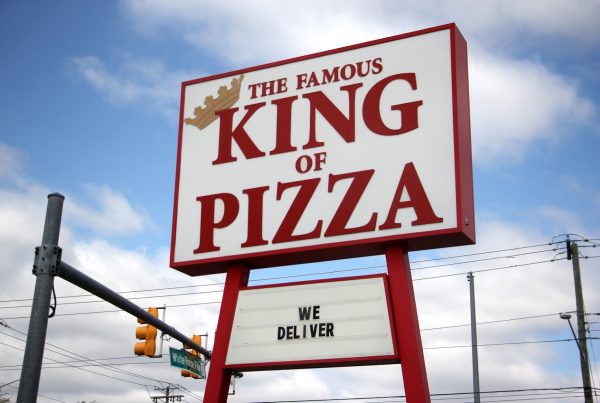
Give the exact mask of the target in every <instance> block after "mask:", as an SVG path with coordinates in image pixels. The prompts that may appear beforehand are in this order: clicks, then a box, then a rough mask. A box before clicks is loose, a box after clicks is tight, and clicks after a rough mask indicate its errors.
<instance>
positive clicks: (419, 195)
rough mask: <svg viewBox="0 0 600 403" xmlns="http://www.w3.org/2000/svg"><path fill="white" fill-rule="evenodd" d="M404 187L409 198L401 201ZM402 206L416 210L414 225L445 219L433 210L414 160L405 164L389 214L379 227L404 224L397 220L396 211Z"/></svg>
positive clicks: (393, 226)
mask: <svg viewBox="0 0 600 403" xmlns="http://www.w3.org/2000/svg"><path fill="white" fill-rule="evenodd" d="M404 189H406V192H407V193H408V197H409V200H407V201H401V199H402V193H403V192H404ZM402 208H412V209H413V210H414V211H415V214H416V215H417V219H416V220H414V221H413V222H411V224H412V225H425V224H434V223H440V222H443V221H444V220H443V219H442V218H440V217H438V216H436V215H435V213H434V212H433V209H432V208H431V204H430V203H429V199H428V198H427V195H426V194H425V189H423V185H422V184H421V180H420V179H419V175H418V174H417V170H416V169H415V165H414V164H413V163H412V162H409V163H408V164H406V165H405V166H404V170H403V171H402V176H401V177H400V181H399V182H398V187H397V188H396V193H395V194H394V197H393V199H392V203H391V204H390V208H389V211H388V216H387V218H386V220H385V222H384V223H383V224H381V225H380V226H379V229H382V230H385V229H393V228H400V227H401V226H402V224H401V223H399V222H396V213H397V212H398V210H400V209H402Z"/></svg>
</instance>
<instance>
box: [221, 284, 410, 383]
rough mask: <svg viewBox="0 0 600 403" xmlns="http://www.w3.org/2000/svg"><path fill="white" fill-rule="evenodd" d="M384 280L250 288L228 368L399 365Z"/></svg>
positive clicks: (242, 298) (242, 300) (242, 299)
mask: <svg viewBox="0 0 600 403" xmlns="http://www.w3.org/2000/svg"><path fill="white" fill-rule="evenodd" d="M387 289H388V288H387V277H386V276H384V275H377V276H369V277H359V278H352V279H344V280H321V281H316V282H305V283H295V284H291V285H274V286H263V287H260V286H259V287H247V288H246V289H242V290H240V292H239V295H238V300H237V306H236V310H235V317H234V320H233V327H232V331H231V338H230V341H229V349H228V353H227V360H226V362H225V364H226V366H227V367H229V368H240V369H243V370H244V371H248V370H252V369H281V368H305V367H312V366H319V367H323V366H341V365H357V364H365V363H368V364H375V363H384V364H390V363H395V362H396V363H397V362H400V360H399V358H398V354H397V352H396V348H395V343H394V337H393V332H392V329H393V327H392V325H391V320H392V318H391V314H390V304H389V301H388V297H387V294H388V293H387Z"/></svg>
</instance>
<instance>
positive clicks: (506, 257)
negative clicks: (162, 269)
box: [0, 243, 560, 309]
mask: <svg viewBox="0 0 600 403" xmlns="http://www.w3.org/2000/svg"><path fill="white" fill-rule="evenodd" d="M552 244H553V243H546V244H536V245H529V246H520V247H514V248H507V249H497V250H492V251H484V252H477V253H470V254H461V255H454V256H447V257H440V258H432V259H423V260H415V261H411V264H418V263H424V262H432V261H443V260H452V259H457V258H463V257H473V256H481V255H488V254H495V253H503V252H511V251H518V250H523V249H531V248H537V247H542V246H549V245H552ZM557 244H560V243H557ZM556 250H557V248H552V249H545V250H542V251H533V252H523V253H519V254H511V255H506V256H496V257H492V258H486V259H475V260H470V261H462V262H454V263H448V264H443V265H433V266H427V267H417V268H411V270H415V271H416V270H424V269H430V268H437V267H445V266H452V265H459V264H469V263H477V262H481V261H488V260H497V259H508V258H515V257H518V256H525V255H531V254H537V253H545V252H554V251H556ZM383 267H386V266H385V265H373V266H366V267H357V268H350V269H340V270H335V271H329V272H317V273H312V274H306V275H292V276H284V277H270V278H258V279H252V280H250V282H260V281H268V280H279V279H285V278H293V277H305V276H318V275H322V274H334V273H339V272H349V271H356V270H368V269H375V268H383ZM224 284H225V283H224V282H218V283H212V284H197V285H189V286H177V287H161V288H151V289H142V290H128V291H119V293H120V294H128V293H139V292H152V291H165V290H175V289H184V288H195V287H211V286H222V285H224ZM221 291H222V290H221ZM210 292H219V291H208V292H206V293H210ZM201 293H204V292H198V293H182V294H174V295H173V296H180V295H181V296H185V295H191V294H201ZM89 296H91V295H90V294H77V295H67V296H62V297H58V299H59V300H60V299H66V298H81V297H89ZM161 296H169V295H157V296H153V297H161ZM153 297H132V298H130V299H141V298H153ZM31 300H32V299H31V298H22V299H11V300H0V303H12V302H23V301H31ZM91 302H102V300H98V301H96V300H94V301H82V302H81V303H91ZM63 304H67V303H66V302H63ZM69 304H72V303H69ZM23 307H30V305H28V306H23ZM1 308H2V307H0V309H1ZM9 308H10V307H9Z"/></svg>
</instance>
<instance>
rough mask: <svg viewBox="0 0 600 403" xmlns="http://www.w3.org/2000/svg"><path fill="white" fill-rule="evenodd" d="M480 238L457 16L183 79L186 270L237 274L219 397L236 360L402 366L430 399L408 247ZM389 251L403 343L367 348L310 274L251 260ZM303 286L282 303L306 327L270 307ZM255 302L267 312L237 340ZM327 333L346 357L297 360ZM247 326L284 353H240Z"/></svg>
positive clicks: (181, 264) (421, 397)
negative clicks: (287, 282) (273, 277)
mask: <svg viewBox="0 0 600 403" xmlns="http://www.w3.org/2000/svg"><path fill="white" fill-rule="evenodd" d="M474 241H475V223H474V208H473V187H472V167H471V143H470V122H469V95H468V70H467V47H466V42H465V40H464V38H463V37H462V35H461V34H460V32H459V31H458V29H457V27H456V26H455V25H454V24H449V25H444V26H440V27H435V28H430V29H425V30H422V31H418V32H413V33H408V34H403V35H398V36H395V37H390V38H385V39H381V40H377V41H372V42H368V43H363V44H358V45H354V46H349V47H346V48H341V49H337V50H332V51H328V52H322V53H318V54H314V55H308V56H304V57H298V58H295V59H290V60H284V61H280V62H276V63H271V64H267V65H263V66H257V67H252V68H248V69H243V70H239V71H234V72H230V73H225V74H219V75H215V76H211V77H207V78H202V79H198V80H192V81H188V82H185V83H183V85H182V95H181V115H180V128H179V145H178V158H177V177H176V189H175V205H174V214H173V236H172V243H171V267H173V268H175V269H177V270H180V271H182V272H184V273H187V274H189V275H193V276H196V275H205V274H212V273H219V272H226V273H227V280H226V285H225V292H224V295H223V304H222V307H221V314H220V317H219V324H218V329H217V337H216V342H215V348H214V351H213V359H212V362H211V365H210V373H209V376H208V382H207V389H206V394H205V401H210V402H213V401H214V402H224V401H225V400H226V395H227V387H228V385H229V380H230V377H231V373H232V371H233V370H234V369H235V370H245V371H248V370H259V369H277V368H283V367H285V368H297V367H307V366H331V365H359V364H360V365H365V364H381V363H389V362H400V363H401V364H402V371H403V378H404V385H405V390H406V395H407V399H408V401H409V402H426V401H429V392H428V386H427V377H426V372H425V363H424V360H423V353H422V347H421V341H420V334H419V325H418V320H417V311H416V306H415V301H414V293H413V289H412V281H411V276H410V268H409V265H408V255H407V253H408V251H409V250H420V249H429V248H437V247H446V246H456V245H464V244H471V243H474ZM375 254H385V256H386V260H387V265H388V274H387V276H386V279H385V281H384V283H385V284H387V285H386V286H385V287H384V288H385V291H378V293H379V294H377V293H376V294H375V295H374V299H373V300H374V301H375V300H377V301H379V302H378V303H379V304H380V305H377V306H379V308H381V306H384V305H385V304H387V305H386V306H389V316H390V320H389V325H390V328H391V331H390V332H384V333H385V334H386V336H385V337H384V339H385V340H387V341H385V340H384V339H382V340H384V341H382V343H387V342H389V343H390V344H389V345H390V346H393V349H392V350H393V351H392V350H390V348H391V347H390V348H386V349H383V350H382V351H384V350H385V352H381V353H378V352H377V348H374V349H373V350H372V351H373V353H372V354H373V355H372V356H369V354H371V353H369V352H365V353H364V354H366V357H367V358H366V359H365V358H364V357H363V358H362V359H355V358H353V357H351V356H345V355H344V354H345V351H346V350H345V349H346V347H345V346H347V345H348V344H347V343H348V342H347V341H344V340H349V339H350V338H351V337H350V335H353V334H355V333H353V332H358V333H357V334H359V333H360V332H361V331H362V330H361V329H362V328H364V327H365V326H363V327H362V328H361V325H360V324H359V323H358V322H357V323H355V324H354V325H352V326H350V325H349V326H346V327H344V326H342V325H341V324H339V323H338V324H337V325H336V322H335V318H336V314H337V313H336V309H335V308H334V305H335V304H333V303H332V304H331V305H327V304H326V303H325V302H319V301H312V300H310V298H308V297H305V294H307V292H306V290H308V287H309V285H306V286H300V288H297V287H295V286H294V287H292V286H289V287H288V288H275V287H273V289H272V290H261V291H257V290H255V289H254V288H253V287H247V278H248V272H249V270H250V269H251V268H260V267H273V266H282V265H287V264H296V263H305V262H315V261H325V260H331V259H338V258H349V257H359V256H368V255H375ZM360 284H362V283H358V282H353V283H351V285H346V284H345V283H344V284H341V283H339V284H338V283H336V284H327V285H314V284H313V285H310V287H317V289H318V288H319V287H334V288H336V290H337V291H336V292H339V293H341V294H340V295H342V294H343V293H344V291H342V289H343V288H344V287H346V286H348V287H355V286H359V285H360ZM302 287H307V288H302ZM311 289H312V288H311ZM288 291H289V292H290V294H289V295H296V296H298V297H297V298H300V299H306V301H305V302H301V301H299V302H297V305H298V306H291V307H288V308H289V309H288V308H286V307H282V308H281V312H279V313H278V315H280V316H278V318H281V319H278V320H281V321H282V323H283V322H285V323H288V322H289V321H292V322H293V321H296V322H293V323H294V324H281V325H280V326H276V324H274V323H271V322H268V320H267V319H265V318H262V317H261V316H260V312H261V310H260V309H259V308H256V307H259V306H266V305H264V304H267V305H268V304H269V303H270V302H269V301H270V299H269V298H270V297H269V293H281V292H288ZM336 292H332V293H331V296H335V295H337V294H336ZM240 293H241V294H240ZM239 297H240V298H242V297H243V298H242V299H243V301H241V302H238V298H239ZM295 298H296V297H295ZM340 298H341V297H340ZM379 298H381V299H379ZM309 300H310V301H309ZM325 300H327V298H325V299H324V300H323V301H325ZM240 303H241V304H247V303H249V304H254V305H252V306H254V307H255V308H253V309H254V311H253V312H257V314H256V315H257V316H256V318H254V319H253V320H256V321H258V322H260V320H265V322H264V324H263V326H255V327H253V328H250V327H248V328H247V333H244V336H240V335H239V334H238V333H235V332H234V334H233V337H232V333H231V332H232V326H233V323H234V321H242V322H243V320H245V319H243V318H242V316H239V315H238V314H237V313H236V310H238V305H239V304H240ZM357 303H358V302H357ZM261 304H263V305H261ZM381 304H384V305H381ZM360 307H361V309H370V308H368V307H367V305H364V306H363V305H360ZM379 308H377V309H379ZM286 309H287V310H286ZM294 309H297V310H298V312H299V313H296V314H295V316H298V315H299V317H294V314H293V312H294ZM310 312H312V316H310V315H309V313H310ZM286 315H287V316H286ZM290 315H291V316H290ZM309 316H310V318H309ZM325 317H327V318H328V319H327V321H323V320H324V319H323V318H325ZM292 322H289V323H292ZM384 322H385V321H384ZM236 323H237V322H236ZM240 323H241V322H240ZM384 324H385V323H384ZM241 326H242V327H244V325H243V324H242V325H241ZM273 326H275V327H273ZM237 327H238V326H237V325H236V329H237ZM307 329H308V330H307ZM317 336H318V337H320V338H323V342H326V343H336V344H335V345H336V346H337V347H336V348H338V350H336V351H339V353H340V354H341V355H340V356H339V357H338V356H336V357H335V358H332V357H326V356H323V355H322V354H316V355H315V357H317V358H314V359H311V358H309V357H306V358H305V359H300V360H297V359H289V360H288V359H287V358H286V357H288V356H287V355H286V349H287V348H290V349H292V348H294V347H293V346H299V345H300V343H302V342H303V339H305V338H308V337H317ZM239 337H247V338H249V339H254V338H256V340H262V341H261V343H263V344H264V345H269V346H270V347H269V348H271V347H272V354H273V355H272V357H274V358H272V359H273V360H274V361H270V362H266V363H262V364H261V363H259V362H256V360H255V359H254V358H253V360H254V361H255V362H252V363H251V364H250V363H248V364H244V362H245V361H244V359H243V358H236V360H237V361H236V360H233V359H231V360H232V361H229V362H230V363H229V364H228V350H229V348H230V343H232V342H233V340H234V339H235V340H238V338H239ZM382 337H383V336H382ZM389 337H392V338H393V341H391V340H390V339H389ZM265 338H266V339H265ZM251 341H252V340H250V341H249V342H251ZM294 343H296V344H294ZM344 343H346V344H344ZM250 344H251V343H250ZM386 345H387V344H386ZM244 348H245V347H244ZM253 348H254V347H253ZM265 348H266V347H265ZM236 349H237V350H236V353H235V354H237V356H238V357H246V356H247V354H246V353H245V352H240V351H241V350H240V348H237V347H236ZM241 349H242V350H243V348H241ZM269 351H271V350H269ZM296 351H299V350H296ZM231 354H233V353H231ZM250 355H251V354H250ZM240 360H241V361H240ZM286 360H287V361H286ZM233 362H235V364H232V363H233ZM282 362H284V363H285V364H282Z"/></svg>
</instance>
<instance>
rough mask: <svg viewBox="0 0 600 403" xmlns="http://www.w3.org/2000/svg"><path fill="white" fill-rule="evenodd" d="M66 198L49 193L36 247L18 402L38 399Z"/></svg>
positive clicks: (30, 401)
mask: <svg viewBox="0 0 600 403" xmlns="http://www.w3.org/2000/svg"><path fill="white" fill-rule="evenodd" d="M64 199H65V197H64V196H63V195H61V194H58V193H52V194H49V195H48V206H47V208H46V220H45V222H44V233H43V235H42V245H41V246H39V247H37V248H36V250H35V260H34V264H33V274H35V276H36V280H35V290H34V292H33V303H32V304H31V316H30V317H29V331H28V332H27V344H26V345H25V355H24V356H23V367H22V369H21V381H20V383H19V392H18V393H17V403H34V402H35V401H37V394H38V389H39V386H40V373H41V368H42V360H43V358H44V346H45V345H46V331H47V330H48V311H49V309H50V297H51V295H52V290H53V289H54V277H55V276H56V275H57V271H58V265H59V262H60V255H61V251H60V248H59V247H58V237H59V234H60V222H61V219H62V209H63V202H64Z"/></svg>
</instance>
